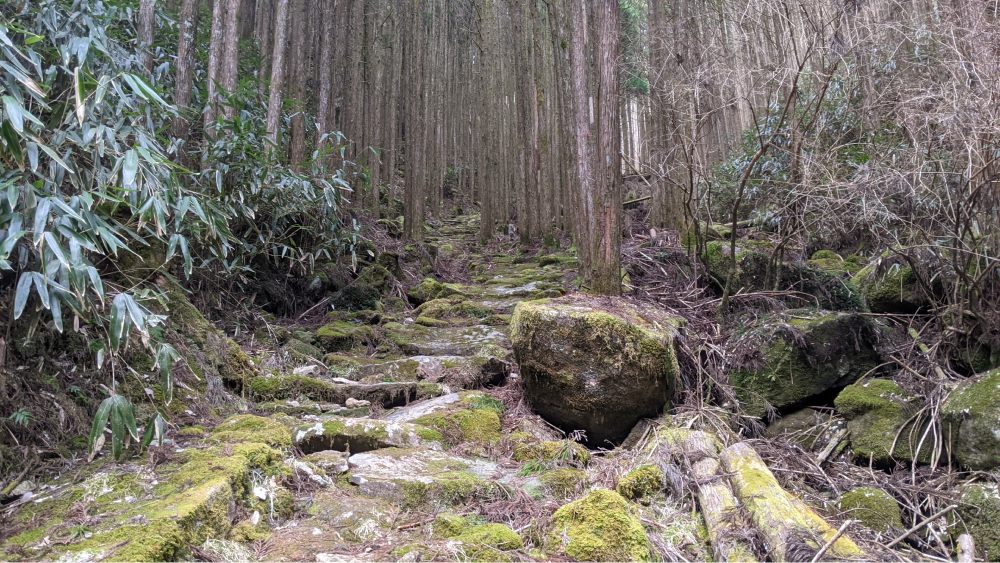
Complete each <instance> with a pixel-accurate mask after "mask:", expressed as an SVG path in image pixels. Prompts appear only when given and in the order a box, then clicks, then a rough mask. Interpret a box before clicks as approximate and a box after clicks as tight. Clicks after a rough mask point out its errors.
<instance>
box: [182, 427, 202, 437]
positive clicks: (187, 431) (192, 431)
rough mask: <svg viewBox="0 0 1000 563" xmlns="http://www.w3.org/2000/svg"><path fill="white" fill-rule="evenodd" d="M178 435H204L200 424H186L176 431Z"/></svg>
mask: <svg viewBox="0 0 1000 563" xmlns="http://www.w3.org/2000/svg"><path fill="white" fill-rule="evenodd" d="M177 435H178V436H204V435H205V429H204V428H202V427H201V426H188V427H187V428H181V429H180V430H178V431H177Z"/></svg>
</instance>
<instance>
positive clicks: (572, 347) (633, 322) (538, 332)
mask: <svg viewBox="0 0 1000 563" xmlns="http://www.w3.org/2000/svg"><path fill="white" fill-rule="evenodd" d="M680 324H681V323H680V321H679V320H678V319H676V318H674V317H670V316H669V315H666V314H664V313H663V311H661V310H659V309H655V308H652V307H643V306H639V305H636V304H634V303H632V302H629V301H626V300H623V299H613V298H603V299H592V298H586V297H582V296H572V297H564V298H560V299H546V300H541V301H522V302H520V303H518V304H517V307H515V309H514V316H513V318H512V319H511V342H512V343H513V346H514V356H515V357H516V358H517V362H518V364H519V365H520V368H521V376H522V378H523V380H524V384H525V389H526V390H527V393H528V396H529V398H530V399H531V402H532V405H533V407H534V408H535V411H536V412H538V413H539V414H540V415H542V417H544V418H545V419H547V420H549V421H550V422H553V423H555V424H556V425H557V426H560V427H562V428H564V429H566V430H578V429H582V430H585V431H586V433H587V439H588V443H590V444H594V445H605V446H606V445H607V443H608V441H609V440H610V441H617V440H621V439H623V438H625V436H627V435H628V433H629V430H631V429H632V427H633V426H634V425H635V423H636V422H638V421H639V419H641V418H647V417H654V416H656V415H657V414H658V413H659V412H660V411H661V410H662V409H663V407H664V405H666V403H667V401H668V400H669V398H670V395H671V392H672V390H673V386H674V381H675V379H676V377H677V374H678V371H679V368H678V365H677V357H676V355H675V353H674V345H673V330H675V327H678V326H679V325H680Z"/></svg>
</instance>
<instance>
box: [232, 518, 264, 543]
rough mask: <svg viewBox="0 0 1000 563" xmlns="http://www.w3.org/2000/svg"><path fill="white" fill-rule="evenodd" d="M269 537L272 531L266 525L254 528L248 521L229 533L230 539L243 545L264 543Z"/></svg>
mask: <svg viewBox="0 0 1000 563" xmlns="http://www.w3.org/2000/svg"><path fill="white" fill-rule="evenodd" d="M269 537H271V529H270V528H269V527H268V526H267V525H266V524H264V523H260V524H257V525H256V526H254V525H253V524H251V523H250V522H249V521H248V520H244V521H243V522H240V523H239V524H237V525H235V526H233V529H232V530H230V531H229V539H230V540H232V541H238V542H241V543H253V542H255V541H264V540H267V538H269Z"/></svg>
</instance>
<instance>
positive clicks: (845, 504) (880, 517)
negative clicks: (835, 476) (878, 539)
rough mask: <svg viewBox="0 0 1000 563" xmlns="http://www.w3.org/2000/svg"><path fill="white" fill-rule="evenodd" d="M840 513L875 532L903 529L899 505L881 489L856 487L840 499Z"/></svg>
mask: <svg viewBox="0 0 1000 563" xmlns="http://www.w3.org/2000/svg"><path fill="white" fill-rule="evenodd" d="M840 511H841V512H844V513H846V516H847V517H848V518H853V519H855V520H860V521H861V523H862V524H863V525H865V526H866V527H868V528H869V529H871V530H872V531H875V532H879V533H883V534H884V533H886V532H890V531H892V530H894V529H895V530H902V529H903V521H902V519H901V517H900V514H899V503H897V502H896V499H894V498H892V495H890V494H889V493H887V492H885V491H883V490H881V489H874V488H872V487H855V488H853V489H851V490H850V491H847V492H846V493H844V494H843V495H842V496H841V497H840Z"/></svg>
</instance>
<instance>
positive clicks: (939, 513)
mask: <svg viewBox="0 0 1000 563" xmlns="http://www.w3.org/2000/svg"><path fill="white" fill-rule="evenodd" d="M956 508H958V505H957V504H952V505H950V506H948V507H947V508H945V509H942V510H939V511H937V512H935V513H934V514H933V515H931V516H929V517H928V518H926V519H924V521H923V522H921V523H919V524H917V525H916V526H914V527H912V528H910V529H909V530H907V531H906V532H904V533H903V535H901V536H899V537H898V538H896V539H894V540H892V541H891V542H889V543H888V544H887V545H886V546H885V547H886V549H892V547H893V546H894V545H896V544H898V543H899V542H901V541H903V540H905V539H906V538H908V537H910V534H912V533H913V532H916V531H917V530H919V529H920V528H923V527H924V526H926V525H927V524H929V523H931V522H933V521H934V520H937V519H938V518H940V517H941V516H943V515H945V514H947V513H949V512H951V511H952V510H955V509H956Z"/></svg>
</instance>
